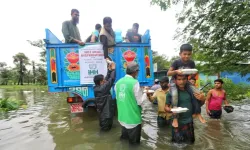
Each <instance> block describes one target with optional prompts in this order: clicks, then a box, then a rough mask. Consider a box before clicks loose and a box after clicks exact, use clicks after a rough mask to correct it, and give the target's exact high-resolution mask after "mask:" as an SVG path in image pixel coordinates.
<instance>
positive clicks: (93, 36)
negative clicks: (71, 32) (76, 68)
mask: <svg viewBox="0 0 250 150" xmlns="http://www.w3.org/2000/svg"><path fill="white" fill-rule="evenodd" d="M98 36H99V32H98V31H94V32H93V33H92V36H91V40H90V42H92V43H95V42H97V41H96V37H98Z"/></svg>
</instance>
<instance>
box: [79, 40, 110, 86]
mask: <svg viewBox="0 0 250 150" xmlns="http://www.w3.org/2000/svg"><path fill="white" fill-rule="evenodd" d="M79 62H80V84H94V81H93V78H94V76H95V75H97V74H102V75H104V76H106V74H107V62H106V60H105V59H104V53H103V46H102V44H98V45H96V44H95V45H86V46H84V47H82V48H80V49H79Z"/></svg>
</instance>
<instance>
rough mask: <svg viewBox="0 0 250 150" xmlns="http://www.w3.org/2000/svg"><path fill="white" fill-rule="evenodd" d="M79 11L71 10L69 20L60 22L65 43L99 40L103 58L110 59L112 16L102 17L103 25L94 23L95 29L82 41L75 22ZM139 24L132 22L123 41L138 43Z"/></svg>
mask: <svg viewBox="0 0 250 150" xmlns="http://www.w3.org/2000/svg"><path fill="white" fill-rule="evenodd" d="M79 15H80V13H79V11H78V10H77V9H72V10H71V20H67V21H64V22H63V24H62V33H63V36H64V38H65V43H76V44H79V45H81V46H83V45H85V43H87V42H88V43H95V42H100V43H102V45H103V51H104V58H105V59H107V60H110V61H112V59H111V58H110V57H109V55H108V54H109V53H112V52H113V51H114V46H115V33H114V31H113V28H112V18H111V17H105V18H103V27H102V25H101V24H96V25H95V30H94V31H93V32H92V33H91V35H90V36H89V37H88V38H87V39H86V40H85V41H82V39H81V35H80V32H79V29H78V27H77V24H78V23H79ZM138 30H139V24H138V23H134V24H133V26H132V29H128V31H127V34H126V37H125V41H126V42H132V43H140V42H141V35H140V34H139V33H138Z"/></svg>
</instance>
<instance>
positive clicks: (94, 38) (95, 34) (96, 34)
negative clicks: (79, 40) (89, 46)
mask: <svg viewBox="0 0 250 150" xmlns="http://www.w3.org/2000/svg"><path fill="white" fill-rule="evenodd" d="M101 28H102V25H100V24H96V25H95V31H94V32H92V33H91V35H90V36H89V37H88V38H87V39H86V41H85V42H86V43H89V42H90V43H95V42H99V34H100V31H101Z"/></svg>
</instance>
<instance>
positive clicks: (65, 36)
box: [62, 21, 84, 45]
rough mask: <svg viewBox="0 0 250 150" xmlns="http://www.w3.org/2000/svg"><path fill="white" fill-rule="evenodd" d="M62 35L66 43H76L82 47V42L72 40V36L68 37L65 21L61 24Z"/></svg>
mask: <svg viewBox="0 0 250 150" xmlns="http://www.w3.org/2000/svg"><path fill="white" fill-rule="evenodd" d="M62 33H63V36H64V38H65V39H66V40H67V41H69V42H70V43H77V44H79V45H84V42H82V41H80V40H77V39H75V38H73V37H72V36H70V34H69V28H68V22H67V21H65V22H63V24H62Z"/></svg>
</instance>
